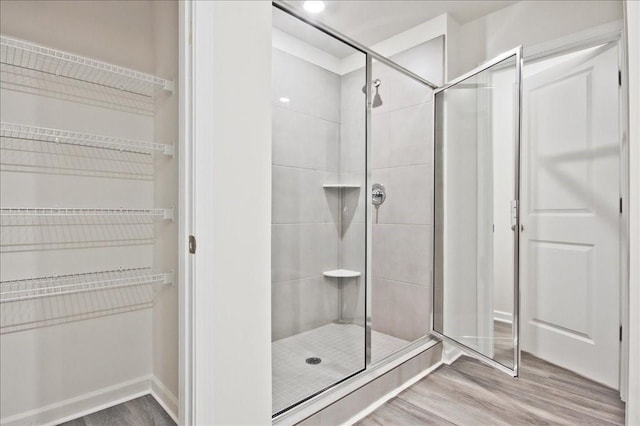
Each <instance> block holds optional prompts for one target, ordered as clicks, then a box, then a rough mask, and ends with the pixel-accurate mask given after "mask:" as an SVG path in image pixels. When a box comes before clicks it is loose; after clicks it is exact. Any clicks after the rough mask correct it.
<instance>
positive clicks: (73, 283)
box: [0, 267, 173, 303]
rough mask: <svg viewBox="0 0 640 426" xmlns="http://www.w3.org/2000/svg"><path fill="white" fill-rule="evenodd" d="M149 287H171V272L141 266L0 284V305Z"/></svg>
mask: <svg viewBox="0 0 640 426" xmlns="http://www.w3.org/2000/svg"><path fill="white" fill-rule="evenodd" d="M151 284H173V272H158V271H154V270H153V269H151V268H148V267H144V268H131V269H118V270H111V271H100V272H91V273H84V274H71V275H59V276H50V277H41V278H30V279H24V280H13V281H2V282H0V303H6V302H18V301H23V300H30V299H38V298H42V297H51V296H62V295H66V294H73V293H82V292H88V291H97V290H111V289H116V288H123V287H133V286H141V285H151Z"/></svg>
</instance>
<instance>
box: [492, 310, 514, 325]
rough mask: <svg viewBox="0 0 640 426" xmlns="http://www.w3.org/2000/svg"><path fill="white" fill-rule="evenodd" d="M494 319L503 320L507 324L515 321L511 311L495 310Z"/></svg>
mask: <svg viewBox="0 0 640 426" xmlns="http://www.w3.org/2000/svg"><path fill="white" fill-rule="evenodd" d="M493 320H494V321H498V322H503V323H505V324H512V323H513V315H512V314H511V312H503V311H493Z"/></svg>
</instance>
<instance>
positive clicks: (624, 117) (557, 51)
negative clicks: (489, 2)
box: [521, 20, 631, 401]
mask: <svg viewBox="0 0 640 426" xmlns="http://www.w3.org/2000/svg"><path fill="white" fill-rule="evenodd" d="M611 42H615V43H617V44H618V52H619V57H618V69H619V70H626V69H627V67H626V60H627V59H626V57H625V49H624V42H625V35H624V22H623V21H622V20H618V21H613V22H610V23H608V24H604V25H599V26H597V27H594V28H590V29H588V30H585V31H580V32H577V33H574V34H570V35H568V36H566V37H561V38H558V39H556V40H552V41H549V42H545V43H542V44H538V45H534V46H531V47H529V48H525V49H524V54H523V59H524V65H525V66H526V65H527V64H528V63H532V62H538V61H542V60H545V59H550V58H553V57H557V56H561V55H565V54H568V53H571V52H576V51H579V50H584V49H588V48H590V47H595V46H598V45H602V44H607V43H611ZM626 74H627V73H622V78H621V82H620V83H621V84H620V85H619V86H618V102H619V105H620V123H619V127H618V128H619V143H620V162H619V171H620V198H621V199H622V200H623V202H622V212H621V215H620V231H619V232H620V234H619V241H620V258H619V276H620V326H621V327H622V330H623V331H622V334H621V341H620V346H619V356H620V372H619V392H620V398H621V399H622V400H623V401H627V396H628V390H629V389H628V385H629V361H630V360H629V333H628V330H629V318H630V312H629V304H628V303H625V301H628V300H629V294H630V284H631V283H630V280H629V231H630V228H629V202H628V200H629V199H630V187H629V149H628V143H629V141H628V136H627V135H628V130H627V129H628V128H629V127H628V126H629V115H628V105H627V101H626V98H627V93H628V90H629V87H628V75H626ZM521 262H522V259H521ZM521 269H524V268H521Z"/></svg>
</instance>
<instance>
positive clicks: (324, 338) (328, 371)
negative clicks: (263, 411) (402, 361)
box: [271, 324, 409, 413]
mask: <svg viewBox="0 0 640 426" xmlns="http://www.w3.org/2000/svg"><path fill="white" fill-rule="evenodd" d="M408 343H409V342H408V341H406V340H402V339H398V338H397V337H393V336H389V335H387V334H383V333H378V332H377V331H373V332H372V333H371V356H372V361H376V360H379V359H381V358H383V357H384V356H386V355H388V354H390V353H391V352H394V351H396V350H398V349H400V348H401V347H403V346H405V345H407V344H408ZM271 353H272V362H273V412H274V413H277V412H279V411H282V410H284V409H285V408H287V407H288V406H290V405H292V404H294V403H296V402H298V401H300V400H302V399H304V398H306V397H308V396H310V395H312V394H314V393H316V392H318V391H321V390H322V389H324V388H326V387H328V386H330V385H332V384H334V383H336V382H337V381H339V380H341V379H343V378H345V377H346V376H349V375H351V374H353V373H355V372H357V371H359V370H361V369H362V368H363V367H364V328H363V327H362V326H360V325H356V324H327V325H324V326H322V327H318V328H315V329H313V330H309V331H305V332H304V333H300V334H296V335H294V336H290V337H286V338H284V339H280V340H276V341H275V342H273V343H272V344H271ZM311 357H316V358H320V359H321V362H320V363H319V364H315V365H312V364H308V363H307V362H306V359H307V358H311Z"/></svg>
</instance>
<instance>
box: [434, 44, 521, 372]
mask: <svg viewBox="0 0 640 426" xmlns="http://www.w3.org/2000/svg"><path fill="white" fill-rule="evenodd" d="M517 72H518V69H517V67H516V56H515V55H514V56H511V57H509V58H507V59H505V60H503V61H501V62H499V63H497V64H495V65H494V66H492V67H490V68H488V69H486V70H484V71H481V72H479V73H476V74H474V75H472V76H471V77H469V78H467V79H464V80H462V81H460V82H458V83H457V84H455V85H452V86H451V87H449V88H447V89H445V90H443V91H441V92H438V93H437V94H436V96H435V108H436V115H435V125H436V133H435V166H436V173H435V192H436V194H435V206H436V212H435V213H436V214H435V229H436V235H435V246H434V247H435V264H434V276H435V285H434V324H433V326H434V330H435V331H437V332H439V333H441V334H443V335H445V336H447V337H449V338H451V339H453V340H455V341H457V342H459V343H461V344H463V345H465V346H467V347H469V348H471V349H473V350H475V351H476V352H478V353H480V354H483V355H485V356H487V357H488V358H492V359H494V360H495V361H497V362H499V363H500V364H502V365H504V366H506V367H508V368H510V369H513V368H514V366H515V360H514V345H515V339H514V332H513V327H512V324H513V318H514V294H513V292H514V285H515V282H514V261H515V259H516V256H515V254H516V253H515V238H517V236H516V235H515V232H514V230H513V229H512V220H511V212H512V210H511V201H512V200H513V199H514V197H515V182H516V179H515V176H514V170H515V169H516V164H515V163H514V161H515V160H514V158H515V155H514V148H515V147H516V146H517V145H516V144H517V135H516V132H515V130H514V124H515V123H517V116H516V114H517V113H518V109H517V108H518V107H517V105H515V106H514V102H513V99H514V96H515V95H516V87H517V86H516V82H517V78H516V77H517Z"/></svg>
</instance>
